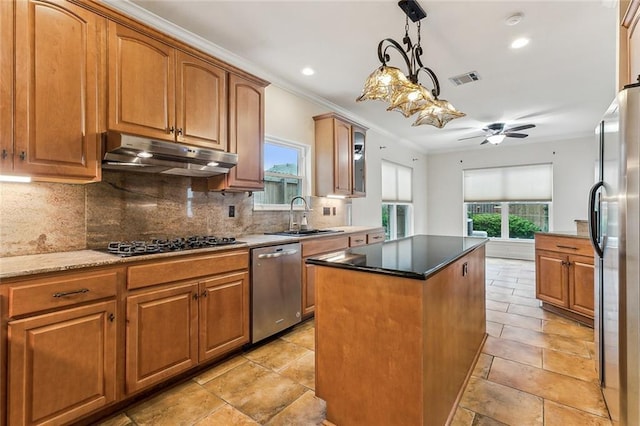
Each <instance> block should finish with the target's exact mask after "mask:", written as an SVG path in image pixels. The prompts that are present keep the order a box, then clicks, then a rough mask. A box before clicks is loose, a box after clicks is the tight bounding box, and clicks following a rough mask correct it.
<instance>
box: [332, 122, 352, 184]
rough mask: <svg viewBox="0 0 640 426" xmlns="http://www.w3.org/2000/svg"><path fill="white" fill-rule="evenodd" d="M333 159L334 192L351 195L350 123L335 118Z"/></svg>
mask: <svg viewBox="0 0 640 426" xmlns="http://www.w3.org/2000/svg"><path fill="white" fill-rule="evenodd" d="M334 132H335V139H334V141H335V146H334V150H335V161H334V164H333V167H334V168H333V175H334V185H335V193H336V194H339V195H346V196H349V195H351V167H352V165H351V158H352V157H351V125H350V124H348V123H345V122H343V121H340V120H335V127H334Z"/></svg>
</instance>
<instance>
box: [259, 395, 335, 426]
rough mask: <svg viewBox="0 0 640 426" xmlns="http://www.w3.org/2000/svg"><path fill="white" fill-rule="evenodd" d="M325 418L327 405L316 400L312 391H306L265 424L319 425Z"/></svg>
mask: <svg viewBox="0 0 640 426" xmlns="http://www.w3.org/2000/svg"><path fill="white" fill-rule="evenodd" d="M326 416H327V403H326V402H324V401H323V400H321V399H320V398H317V397H316V396H315V394H314V393H313V392H312V391H307V392H305V393H304V394H303V395H302V396H301V397H300V398H298V399H297V400H295V401H294V402H293V403H292V404H291V405H289V406H288V407H287V408H285V409H284V410H282V411H280V412H279V413H278V414H276V415H275V416H274V417H273V418H272V419H271V420H269V422H268V423H266V424H267V425H269V426H291V425H305V426H311V425H321V424H322V422H323V421H324V419H325V417H326Z"/></svg>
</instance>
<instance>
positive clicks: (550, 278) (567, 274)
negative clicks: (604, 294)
mask: <svg viewBox="0 0 640 426" xmlns="http://www.w3.org/2000/svg"><path fill="white" fill-rule="evenodd" d="M535 242H536V297H537V298H538V299H540V300H542V302H543V308H545V309H548V310H551V311H553V312H556V313H560V314H564V315H565V316H569V317H571V318H573V319H576V320H578V321H581V322H583V323H586V324H588V325H591V326H593V317H594V260H593V249H592V248H591V246H590V243H589V240H587V239H585V238H577V237H569V236H557V235H554V234H536V235H535Z"/></svg>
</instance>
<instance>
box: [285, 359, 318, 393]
mask: <svg viewBox="0 0 640 426" xmlns="http://www.w3.org/2000/svg"><path fill="white" fill-rule="evenodd" d="M280 374H281V375H283V376H285V377H288V378H290V379H291V380H293V381H294V382H296V383H300V384H301V385H302V386H306V387H308V388H309V389H311V390H315V388H316V356H315V353H314V352H311V353H308V354H307V355H304V356H303V357H302V358H298V359H297V360H295V361H293V362H292V363H291V364H289V365H288V366H286V367H285V368H283V369H282V370H280Z"/></svg>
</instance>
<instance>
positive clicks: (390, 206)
mask: <svg viewBox="0 0 640 426" xmlns="http://www.w3.org/2000/svg"><path fill="white" fill-rule="evenodd" d="M412 172H413V170H412V169H411V168H409V167H405V166H401V165H399V164H395V163H390V162H387V161H382V173H381V177H382V226H383V227H384V233H385V239H386V240H395V239H398V238H402V237H408V236H410V235H412V233H413V204H411V201H412V194H413V185H412Z"/></svg>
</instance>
